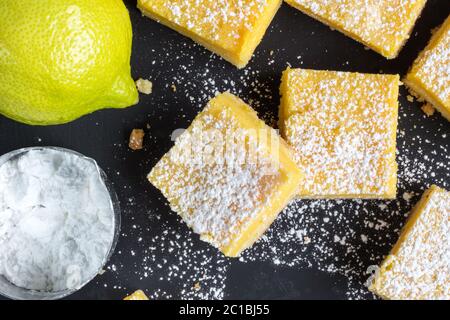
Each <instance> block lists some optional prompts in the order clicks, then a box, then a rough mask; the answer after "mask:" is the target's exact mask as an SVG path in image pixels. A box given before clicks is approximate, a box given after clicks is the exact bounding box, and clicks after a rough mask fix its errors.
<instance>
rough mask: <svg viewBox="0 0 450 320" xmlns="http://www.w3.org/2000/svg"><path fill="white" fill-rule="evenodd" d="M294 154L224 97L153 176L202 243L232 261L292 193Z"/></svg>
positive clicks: (296, 178) (297, 175) (296, 180)
mask: <svg viewBox="0 0 450 320" xmlns="http://www.w3.org/2000/svg"><path fill="white" fill-rule="evenodd" d="M291 156H292V155H291V150H290V149H289V147H288V146H287V144H286V143H285V142H284V141H283V140H282V139H281V138H280V137H279V136H278V134H277V133H276V131H275V130H273V129H272V128H270V127H268V126H266V125H265V124H264V122H263V121H262V120H260V119H258V117H257V114H256V112H255V111H254V110H253V109H252V108H251V107H249V106H248V105H246V104H245V103H244V102H243V101H242V100H240V99H239V98H237V97H235V96H233V95H232V94H229V93H224V94H221V95H218V96H217V97H215V98H214V99H212V100H211V101H210V102H209V103H208V105H207V107H206V108H205V110H204V111H203V112H201V113H200V114H199V115H198V116H197V117H196V118H195V120H194V121H193V123H192V124H191V125H190V127H189V128H188V129H187V130H186V131H185V132H184V133H183V134H182V135H181V136H180V137H179V138H178V139H177V140H176V142H175V146H174V147H173V148H172V149H171V150H170V151H169V152H168V153H167V154H166V155H164V156H163V157H162V159H161V160H160V161H159V162H158V163H157V164H156V166H155V167H154V168H153V169H152V171H151V172H150V174H149V176H148V178H149V180H150V182H151V183H152V184H153V185H154V186H155V187H156V188H158V189H159V190H160V191H161V192H162V193H163V194H164V196H165V197H166V198H167V200H168V201H169V204H170V206H171V208H172V209H173V210H174V211H175V212H177V213H178V214H179V215H180V216H181V218H182V219H183V220H184V221H185V222H186V224H187V225H188V226H189V227H191V228H192V229H193V231H194V232H196V233H198V234H200V238H201V239H202V240H204V241H207V242H209V243H211V244H212V245H214V246H215V247H217V248H219V249H220V250H221V251H222V252H223V253H224V254H225V255H227V256H230V257H235V256H238V255H239V254H240V252H241V251H243V250H244V249H245V248H248V247H249V246H251V245H252V244H253V243H254V242H255V241H256V240H257V239H258V238H259V237H260V236H261V234H262V233H263V232H264V231H265V230H266V229H267V228H268V227H269V226H270V224H271V223H272V221H273V220H274V219H275V218H276V217H277V215H278V213H279V212H280V211H281V210H282V209H283V208H284V207H285V206H286V204H287V203H288V201H289V200H290V199H291V198H292V197H293V196H294V195H295V194H297V191H298V186H299V185H300V183H301V180H302V174H301V172H300V170H299V169H298V167H297V166H296V164H295V163H294V161H293V160H292V159H291Z"/></svg>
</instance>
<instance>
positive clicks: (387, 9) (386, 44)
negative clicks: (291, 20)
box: [285, 0, 426, 59]
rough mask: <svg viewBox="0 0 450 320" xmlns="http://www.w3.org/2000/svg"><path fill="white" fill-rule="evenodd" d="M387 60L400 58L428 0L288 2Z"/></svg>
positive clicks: (310, 0)
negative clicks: (398, 56)
mask: <svg viewBox="0 0 450 320" xmlns="http://www.w3.org/2000/svg"><path fill="white" fill-rule="evenodd" d="M285 1H286V2H287V3H288V4H290V5H291V6H293V7H295V8H297V9H299V10H300V11H302V12H304V13H305V14H307V15H309V16H311V17H313V18H315V19H317V20H319V21H321V22H323V23H325V24H327V25H328V26H330V27H331V28H333V29H337V30H339V31H340V32H343V33H344V34H345V35H347V36H348V37H350V38H353V39H354V40H356V41H359V42H361V43H363V44H364V45H366V46H367V47H369V48H371V49H372V50H374V51H376V52H378V53H380V54H381V55H383V56H384V57H386V58H388V59H393V58H395V57H397V55H398V54H399V52H400V50H401V49H402V47H403V45H404V44H405V42H406V41H407V40H408V38H409V35H410V33H411V31H412V29H413V27H414V24H415V23H416V20H417V19H418V18H419V16H420V13H421V12H422V9H423V8H424V6H425V3H426V0H364V1H361V0H285Z"/></svg>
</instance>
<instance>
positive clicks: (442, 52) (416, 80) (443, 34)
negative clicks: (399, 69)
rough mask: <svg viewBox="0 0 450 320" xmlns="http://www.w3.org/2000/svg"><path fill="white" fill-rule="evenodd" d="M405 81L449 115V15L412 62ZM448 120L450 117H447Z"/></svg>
mask: <svg viewBox="0 0 450 320" xmlns="http://www.w3.org/2000/svg"><path fill="white" fill-rule="evenodd" d="M406 80H407V83H410V82H411V84H412V87H411V89H413V90H416V87H417V91H418V92H415V94H418V95H419V96H420V95H421V94H422V92H423V93H424V94H425V96H421V98H424V99H429V100H430V101H429V102H431V103H433V105H434V106H435V107H436V108H438V110H440V111H441V112H442V113H443V114H444V115H446V116H447V118H448V117H450V17H449V18H447V21H446V22H444V24H443V26H442V27H441V29H440V30H438V31H436V34H435V35H434V36H433V38H432V40H431V42H430V44H429V45H428V47H427V48H426V49H425V50H424V51H423V52H422V53H421V54H420V56H419V58H418V59H417V60H416V61H415V62H414V65H413V67H412V69H411V72H410V73H409V74H408V76H407V78H406ZM449 121H450V119H449Z"/></svg>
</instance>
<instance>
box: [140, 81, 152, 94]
mask: <svg viewBox="0 0 450 320" xmlns="http://www.w3.org/2000/svg"><path fill="white" fill-rule="evenodd" d="M136 87H137V89H138V91H139V92H140V93H143V94H151V93H152V90H153V83H152V82H151V81H150V80H147V79H142V78H139V79H138V80H136Z"/></svg>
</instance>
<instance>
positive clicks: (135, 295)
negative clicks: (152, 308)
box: [123, 290, 148, 300]
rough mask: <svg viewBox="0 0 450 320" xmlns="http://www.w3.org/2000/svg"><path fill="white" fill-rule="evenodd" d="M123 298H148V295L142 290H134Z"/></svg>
mask: <svg viewBox="0 0 450 320" xmlns="http://www.w3.org/2000/svg"><path fill="white" fill-rule="evenodd" d="M123 300H148V297H147V296H146V295H145V293H144V291H142V290H136V291H135V292H133V293H132V294H130V295H129V296H128V297H126V298H124V299H123Z"/></svg>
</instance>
